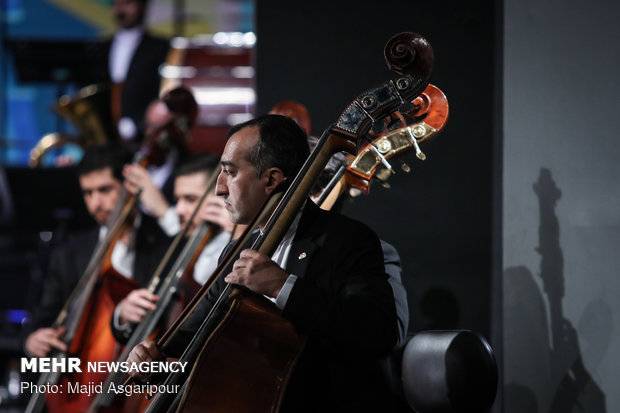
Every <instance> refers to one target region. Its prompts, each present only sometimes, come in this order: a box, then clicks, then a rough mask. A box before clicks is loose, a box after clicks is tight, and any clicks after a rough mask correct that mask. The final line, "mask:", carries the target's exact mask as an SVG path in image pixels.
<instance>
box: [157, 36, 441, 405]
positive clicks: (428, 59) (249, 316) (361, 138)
mask: <svg viewBox="0 0 620 413" xmlns="http://www.w3.org/2000/svg"><path fill="white" fill-rule="evenodd" d="M386 60H388V63H389V65H390V66H391V67H392V68H393V69H396V71H397V73H399V74H401V77H399V78H398V79H395V80H393V81H388V82H384V83H383V84H381V85H378V86H376V87H374V88H372V89H369V90H368V91H366V92H364V93H362V94H361V95H359V96H358V97H357V98H356V99H355V101H354V102H353V103H351V104H350V105H349V106H348V107H347V108H346V109H345V111H344V112H343V113H342V114H341V116H340V117H339V119H338V121H337V122H336V123H335V124H334V125H332V126H331V127H330V128H328V130H327V131H326V132H325V133H324V134H323V135H322V137H321V139H320V141H319V143H318V145H317V147H316V148H315V150H314V151H313V153H312V154H311V155H310V157H309V158H308V160H307V161H306V163H305V164H304V166H303V167H302V169H301V171H300V172H299V174H298V175H297V176H296V178H295V179H294V180H293V181H292V182H291V184H290V186H289V189H288V190H287V191H286V192H285V193H284V194H280V195H279V196H277V197H275V198H276V199H270V202H268V203H267V204H266V205H265V206H264V207H263V209H262V211H261V213H260V214H259V216H258V217H257V218H256V219H255V221H254V223H253V224H252V225H250V226H249V229H248V231H246V233H244V235H243V236H242V237H241V238H240V240H239V241H238V242H237V243H236V244H235V246H234V247H232V248H231V249H230V251H229V252H228V254H227V255H226V257H225V258H224V259H223V260H222V262H221V263H220V265H219V266H218V268H217V269H216V271H215V273H214V275H213V277H216V278H221V277H223V276H225V275H226V274H228V273H229V272H230V270H231V267H232V264H233V262H234V261H235V260H236V257H237V256H238V255H239V253H240V251H241V250H243V249H246V248H248V247H250V248H252V249H255V250H257V251H259V252H261V253H263V254H265V255H267V256H270V255H271V254H272V253H273V252H274V251H275V249H276V247H277V245H278V244H279V243H280V241H281V239H282V237H283V236H284V233H285V232H286V231H287V229H288V228H289V227H290V225H291V223H292V221H293V220H294V218H295V216H296V215H297V213H298V211H300V209H301V207H302V205H303V203H304V202H305V200H306V195H307V194H308V192H309V191H310V188H311V187H312V184H313V183H314V181H315V179H316V177H317V176H318V175H319V174H320V173H321V171H322V170H323V168H324V166H325V164H326V163H327V161H328V160H329V158H330V157H331V156H332V154H334V153H335V152H339V151H346V152H349V153H351V154H355V153H356V152H357V150H358V149H361V148H363V146H364V144H365V142H366V140H369V141H371V140H372V139H371V138H370V137H369V131H370V130H371V129H375V127H376V128H379V129H384V128H385V122H386V118H387V117H388V116H391V115H392V114H393V113H396V112H398V111H399V108H400V107H401V106H408V105H410V104H411V100H412V99H413V98H415V97H416V96H418V95H419V94H420V93H421V92H422V91H423V90H424V89H425V88H426V86H427V84H428V80H429V76H430V73H431V68H432V50H431V49H430V46H429V45H428V43H427V42H426V41H425V40H424V39H423V38H421V37H420V36H418V35H415V34H410V33H407V34H401V35H399V36H395V37H394V38H392V39H391V40H390V42H388V45H387V46H386ZM388 123H390V122H389V121H388ZM272 198H273V197H272ZM274 203H275V207H274V205H273V204H274ZM266 218H268V219H266ZM264 219H265V220H266V224H264V225H262V229H261V232H260V234H259V235H258V237H257V238H256V239H255V240H252V241H251V242H250V238H254V237H251V236H250V233H251V229H252V228H253V227H254V226H255V225H256V224H258V223H262V222H264ZM213 277H212V278H213ZM207 292H208V288H207V289H204V290H202V291H201V292H200V293H199V294H198V295H197V299H195V305H193V306H190V307H188V309H187V310H186V311H185V312H184V314H183V315H182V316H181V317H179V319H178V323H177V325H176V326H174V327H173V328H172V329H171V330H169V331H168V332H167V334H165V335H164V337H162V338H161V339H160V340H159V341H158V347H159V348H160V349H161V350H162V351H163V352H164V353H166V349H167V347H168V346H170V345H171V342H172V339H173V337H174V335H175V334H178V331H179V328H180V326H181V325H182V324H183V323H185V322H186V321H187V319H188V318H189V315H190V314H191V312H192V311H193V310H194V309H195V308H196V306H197V305H198V304H197V303H198V302H199V301H200V299H202V298H203V297H204V295H205V294H206V293H207ZM304 343H305V338H304V337H303V336H301V335H299V334H298V332H297V331H296V329H295V327H294V326H293V325H292V324H291V323H290V322H288V321H287V320H286V319H284V318H283V317H282V316H281V315H280V313H279V310H277V309H276V307H275V306H274V305H273V304H272V303H271V302H270V301H268V300H266V299H265V298H264V297H262V296H258V295H256V294H253V293H250V292H248V291H247V290H245V289H243V288H239V287H236V286H233V285H230V284H228V285H227V286H226V287H225V288H224V290H223V292H222V294H221V295H219V297H218V299H217V302H216V303H215V305H214V307H213V308H212V309H211V311H210V313H209V315H208V316H207V317H206V318H205V319H204V321H203V323H202V325H201V327H200V328H199V329H198V331H197V332H196V334H195V335H194V337H193V339H192V342H191V343H190V345H189V346H188V347H187V348H186V350H185V352H184V353H183V355H182V356H181V360H183V361H187V362H189V364H190V365H193V369H192V371H191V372H190V374H189V375H185V376H183V375H181V374H174V375H169V376H168V378H167V380H166V381H165V382H164V385H169V386H170V385H179V386H182V387H181V388H182V391H181V392H179V393H178V394H177V395H171V394H170V393H159V394H158V395H157V396H156V397H155V400H154V401H153V403H151V405H150V407H149V410H148V411H153V412H160V411H187V412H190V411H204V409H205V408H208V410H209V411H214V412H217V411H277V410H278V409H279V408H280V406H281V402H282V397H283V394H284V391H285V389H286V386H287V382H288V380H289V378H290V376H291V372H292V369H293V368H294V366H295V363H296V361H297V359H298V357H299V355H300V353H301V352H302V351H303V348H304ZM231 360H234V369H233V368H232V364H233V363H231ZM231 370H234V372H233V371H231ZM227 389H234V393H235V395H234V396H233V395H231V394H230V391H226V390H227Z"/></svg>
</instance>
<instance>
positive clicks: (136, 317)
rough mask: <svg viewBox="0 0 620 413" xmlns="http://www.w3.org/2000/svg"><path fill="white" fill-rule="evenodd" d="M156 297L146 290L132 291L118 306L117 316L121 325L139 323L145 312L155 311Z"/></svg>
mask: <svg viewBox="0 0 620 413" xmlns="http://www.w3.org/2000/svg"><path fill="white" fill-rule="evenodd" d="M157 299H158V297H157V296H156V295H155V294H151V293H150V292H149V291H148V290H147V289H145V288H141V289H139V290H133V291H132V292H130V293H129V295H127V297H125V298H123V299H122V300H121V302H120V303H118V305H119V310H118V316H119V322H120V323H121V325H125V324H127V323H139V322H140V321H141V320H142V318H143V317H144V316H145V315H146V313H147V311H149V310H154V309H155V303H156V302H157Z"/></svg>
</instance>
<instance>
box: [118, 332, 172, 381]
mask: <svg viewBox="0 0 620 413" xmlns="http://www.w3.org/2000/svg"><path fill="white" fill-rule="evenodd" d="M165 360H166V357H164V355H163V354H162V353H161V352H160V351H159V348H158V347H157V344H156V343H155V342H154V341H151V340H144V341H143V342H141V343H140V344H138V345H137V346H135V347H134V348H133V349H132V350H131V353H129V356H128V357H127V361H128V362H129V363H130V365H133V363H135V364H140V363H142V362H147V363H150V362H152V361H165ZM137 370H139V369H131V371H130V372H129V375H130V376H131V377H133V378H134V379H138V380H142V381H147V380H148V379H149V378H150V377H151V375H152V373H141V372H139V371H137Z"/></svg>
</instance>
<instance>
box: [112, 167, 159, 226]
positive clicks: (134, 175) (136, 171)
mask: <svg viewBox="0 0 620 413" xmlns="http://www.w3.org/2000/svg"><path fill="white" fill-rule="evenodd" d="M123 176H124V177H125V182H124V186H125V188H126V189H127V190H128V191H129V192H131V193H132V194H134V195H135V194H137V193H138V191H139V190H140V189H142V193H141V194H140V202H141V203H142V206H143V207H144V209H145V210H146V211H147V212H148V213H149V214H151V215H153V216H154V217H156V218H161V217H163V216H164V214H165V213H166V211H167V210H168V208H170V205H169V204H168V201H166V198H164V196H163V195H162V193H161V191H160V190H159V188H157V187H156V186H155V184H154V183H153V180H152V179H151V175H149V173H148V171H147V170H146V169H144V168H143V167H142V166H140V165H137V164H130V165H125V166H124V168H123Z"/></svg>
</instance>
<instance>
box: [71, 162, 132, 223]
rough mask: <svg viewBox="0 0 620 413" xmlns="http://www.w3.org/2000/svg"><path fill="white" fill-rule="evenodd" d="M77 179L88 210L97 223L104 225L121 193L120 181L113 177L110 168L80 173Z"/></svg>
mask: <svg viewBox="0 0 620 413" xmlns="http://www.w3.org/2000/svg"><path fill="white" fill-rule="evenodd" d="M79 179H80V187H81V188H82V195H83V196H84V202H85V203H86V208H87V209H88V212H89V213H90V215H92V217H93V218H94V219H95V221H97V223H98V224H99V225H104V224H105V223H106V222H107V220H108V218H109V217H110V214H111V213H112V211H113V210H114V206H115V205H116V201H117V200H118V196H119V194H120V193H121V190H122V187H123V186H122V184H121V182H120V181H118V180H117V179H116V178H114V175H112V169H111V168H104V169H99V170H97V171H93V172H90V173H87V174H85V175H81V176H80V178H79Z"/></svg>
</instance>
